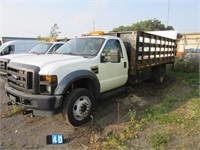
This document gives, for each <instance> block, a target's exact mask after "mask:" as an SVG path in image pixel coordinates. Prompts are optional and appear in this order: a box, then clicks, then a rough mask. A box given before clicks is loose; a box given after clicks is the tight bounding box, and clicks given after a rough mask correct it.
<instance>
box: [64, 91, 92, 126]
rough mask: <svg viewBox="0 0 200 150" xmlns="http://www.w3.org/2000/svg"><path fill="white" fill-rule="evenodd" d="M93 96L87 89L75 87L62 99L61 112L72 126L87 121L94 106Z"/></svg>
mask: <svg viewBox="0 0 200 150" xmlns="http://www.w3.org/2000/svg"><path fill="white" fill-rule="evenodd" d="M94 100H95V98H94V96H93V94H92V92H90V91H89V90H88V89H84V88H77V89H75V90H73V91H72V92H71V93H69V94H68V95H67V96H66V97H65V99H64V106H63V110H62V114H63V117H64V119H66V121H67V122H68V123H70V124H71V125H73V126H79V125H81V124H84V123H85V122H87V121H89V119H90V115H91V113H92V110H93V107H94Z"/></svg>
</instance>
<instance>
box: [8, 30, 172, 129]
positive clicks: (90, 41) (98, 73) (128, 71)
mask: <svg viewBox="0 0 200 150" xmlns="http://www.w3.org/2000/svg"><path fill="white" fill-rule="evenodd" d="M97 33H99V34H100V35H94V33H93V34H92V35H91V34H89V35H86V36H83V37H80V38H75V39H72V40H70V41H68V42H67V43H66V44H64V45H63V46H62V47H60V48H59V49H58V50H57V51H56V54H52V55H38V56H32V57H28V58H24V59H22V58H20V59H18V58H16V59H15V58H14V59H12V60H11V61H10V62H9V64H8V65H7V84H6V85H5V88H6V91H7V96H8V97H9V98H10V100H11V102H12V103H14V104H18V105H22V106H24V107H25V108H27V109H28V110H31V111H32V113H33V114H34V115H49V114H53V113H55V111H56V110H58V109H59V110H62V114H63V117H64V119H66V120H67V122H69V123H70V124H71V125H73V126H79V125H81V124H83V123H85V122H87V121H88V120H89V119H90V116H91V113H92V111H93V109H94V105H95V103H96V101H97V98H98V96H99V95H101V94H103V93H105V92H108V91H111V90H114V89H116V88H118V87H121V86H123V85H125V84H126V83H127V82H131V83H138V82H140V81H143V80H145V79H148V78H152V77H153V78H155V81H156V82H157V83H162V82H163V80H164V75H165V69H166V64H173V63H174V60H175V49H176V43H175V40H173V39H170V38H166V37H161V36H157V35H153V34H149V33H145V32H121V33H109V34H104V35H103V33H102V32H97Z"/></svg>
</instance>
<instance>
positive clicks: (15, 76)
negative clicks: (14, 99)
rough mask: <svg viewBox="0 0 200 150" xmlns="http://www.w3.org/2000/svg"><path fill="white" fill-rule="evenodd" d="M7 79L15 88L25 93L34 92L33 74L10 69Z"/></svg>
mask: <svg viewBox="0 0 200 150" xmlns="http://www.w3.org/2000/svg"><path fill="white" fill-rule="evenodd" d="M7 78H8V82H9V84H11V85H12V86H13V87H15V88H17V89H19V90H21V91H25V90H33V84H32V83H33V73H32V72H28V71H24V70H20V69H15V68H11V67H8V70H7Z"/></svg>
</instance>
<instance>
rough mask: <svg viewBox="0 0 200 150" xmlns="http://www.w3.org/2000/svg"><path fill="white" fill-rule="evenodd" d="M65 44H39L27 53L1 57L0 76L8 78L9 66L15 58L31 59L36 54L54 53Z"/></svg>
mask: <svg viewBox="0 0 200 150" xmlns="http://www.w3.org/2000/svg"><path fill="white" fill-rule="evenodd" d="M64 43H65V42H47V43H39V44H37V45H36V46H34V47H33V48H32V49H31V50H29V51H28V52H26V53H21V54H11V55H5V56H0V76H6V70H7V64H8V63H9V62H10V60H12V59H13V58H19V57H21V58H22V59H23V58H25V57H30V56H32V55H36V54H37V55H41V54H50V53H54V52H55V51H56V50H57V49H58V48H59V47H61V46H62V45H63V44H64Z"/></svg>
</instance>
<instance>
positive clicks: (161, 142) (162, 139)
mask: <svg viewBox="0 0 200 150" xmlns="http://www.w3.org/2000/svg"><path fill="white" fill-rule="evenodd" d="M169 140H170V136H169V135H168V134H166V133H159V132H158V133H155V134H152V135H151V136H150V137H149V142H150V144H151V146H152V147H153V148H155V149H165V146H166V144H167V143H168V141H169Z"/></svg>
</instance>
